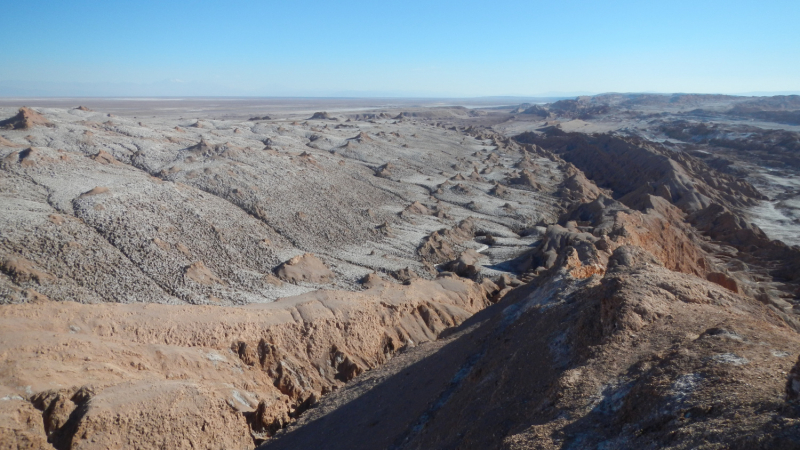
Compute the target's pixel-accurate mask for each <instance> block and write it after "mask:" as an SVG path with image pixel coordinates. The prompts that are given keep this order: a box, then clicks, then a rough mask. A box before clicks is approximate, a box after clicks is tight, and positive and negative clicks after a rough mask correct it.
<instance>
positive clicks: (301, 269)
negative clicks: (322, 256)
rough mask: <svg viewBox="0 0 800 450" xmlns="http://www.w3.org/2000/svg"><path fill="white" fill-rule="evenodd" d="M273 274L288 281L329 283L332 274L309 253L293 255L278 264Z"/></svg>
mask: <svg viewBox="0 0 800 450" xmlns="http://www.w3.org/2000/svg"><path fill="white" fill-rule="evenodd" d="M275 274H276V275H277V276H278V278H280V279H281V280H284V281H288V282H290V283H298V282H307V283H319V284H324V283H330V282H331V281H332V280H333V277H334V274H333V272H331V270H330V269H328V267H327V266H326V265H325V264H324V263H323V262H322V261H320V260H319V258H317V257H316V256H314V255H312V254H311V253H306V254H304V255H299V256H295V257H294V258H292V259H290V260H289V261H286V262H285V263H283V264H281V265H280V266H278V268H277V270H276V271H275Z"/></svg>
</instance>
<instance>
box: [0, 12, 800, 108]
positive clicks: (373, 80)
mask: <svg viewBox="0 0 800 450" xmlns="http://www.w3.org/2000/svg"><path fill="white" fill-rule="evenodd" d="M610 91H615V92H645V91H646V92H708V93H711V92H713V93H747V92H779V91H800V0H791V1H788V0H787V1H782V0H781V1H778V0H761V1H738V0H726V1H703V0H691V1H686V0H661V1H654V0H640V1H598V0H595V1H592V0H571V1H559V0H550V1H538V0H528V1H520V0H492V1H471V0H459V1H435V0H434V1H417V0H396V1H381V0H373V1H348V0H345V1H334V0H327V1H302V0H293V1H290V0H286V1H268V0H264V1H256V0H227V1H202V0H196V1H187V0H161V1H150V0H138V1H115V0H103V1H93V0H92V1H88V0H69V1H66V0H58V1H40V0H0V95H12V94H16V93H25V92H28V93H41V94H43V95H75V94H82V95H91V94H94V95H134V94H135V95H171V94H172V95H277V96H283V95H300V96H314V95H322V96H325V95H355V96H358V95H367V96H369V95H399V96H409V95H410V96H460V97H464V96H493V95H542V94H558V93H569V94H574V93H584V92H585V93H600V92H610Z"/></svg>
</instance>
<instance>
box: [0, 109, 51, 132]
mask: <svg viewBox="0 0 800 450" xmlns="http://www.w3.org/2000/svg"><path fill="white" fill-rule="evenodd" d="M35 126H46V127H53V126H55V125H53V124H52V123H50V121H48V120H47V119H45V118H44V116H42V115H41V114H40V113H38V112H36V111H34V110H32V109H30V108H27V107H25V106H23V107H22V108H20V109H19V112H18V113H17V115H16V116H14V117H11V118H10V119H6V120H3V121H0V128H5V129H7V130H28V129H30V128H33V127H35Z"/></svg>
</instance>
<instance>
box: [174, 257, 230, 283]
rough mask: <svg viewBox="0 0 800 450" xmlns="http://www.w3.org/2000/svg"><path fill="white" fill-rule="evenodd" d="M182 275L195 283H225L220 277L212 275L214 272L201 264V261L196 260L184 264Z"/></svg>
mask: <svg viewBox="0 0 800 450" xmlns="http://www.w3.org/2000/svg"><path fill="white" fill-rule="evenodd" d="M183 274H184V276H185V277H186V278H188V279H190V280H192V281H194V282H195V283H199V284H203V285H206V286H211V285H213V284H225V282H224V281H222V279H220V278H219V277H217V276H216V275H214V273H213V272H212V271H211V269H209V268H208V267H206V265H205V264H203V261H197V262H195V263H194V264H191V265H189V266H186V268H185V269H184V273H183Z"/></svg>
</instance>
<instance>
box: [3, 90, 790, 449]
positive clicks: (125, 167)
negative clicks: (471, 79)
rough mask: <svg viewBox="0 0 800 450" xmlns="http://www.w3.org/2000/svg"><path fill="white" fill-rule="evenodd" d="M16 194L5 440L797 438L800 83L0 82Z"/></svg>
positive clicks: (7, 166)
mask: <svg viewBox="0 0 800 450" xmlns="http://www.w3.org/2000/svg"><path fill="white" fill-rule="evenodd" d="M23 106H25V107H23ZM0 223H1V224H0V448H2V449H6V448H8V449H28V448H50V449H53V448H55V449H58V450H65V449H103V448H142V449H151V448H152V449H155V448H169V449H190V448H191V449H198V448H203V449H253V448H256V447H259V448H263V449H270V450H272V449H494V448H497V449H567V448H568V449H655V448H674V449H695V448H701V449H796V448H800V360H799V359H798V357H799V356H800V316H799V314H800V97H798V96H781V97H733V96H721V95H691V94H681V95H679V94H676V95H654V94H653V95H651V94H605V95H599V96H594V97H579V98H577V99H574V98H572V99H562V100H557V101H555V100H550V101H549V103H528V104H520V103H519V102H510V101H508V100H507V99H482V100H465V101H451V102H448V101H442V102H434V101H430V100H398V99H388V100H380V99H372V100H370V99H362V100H347V99H36V100H34V99H2V101H0Z"/></svg>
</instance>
